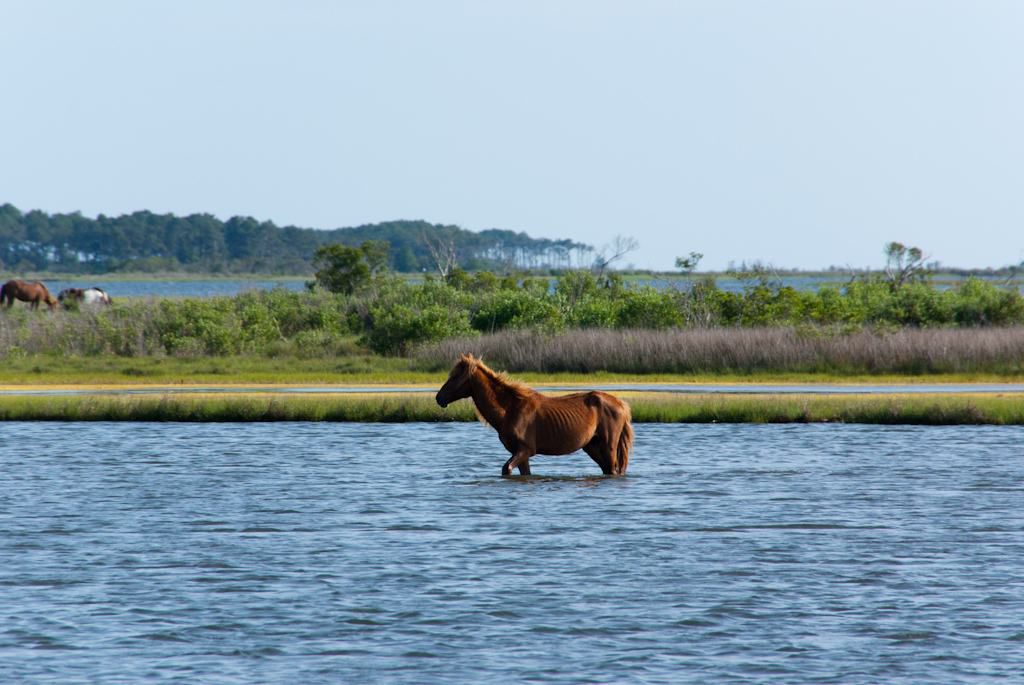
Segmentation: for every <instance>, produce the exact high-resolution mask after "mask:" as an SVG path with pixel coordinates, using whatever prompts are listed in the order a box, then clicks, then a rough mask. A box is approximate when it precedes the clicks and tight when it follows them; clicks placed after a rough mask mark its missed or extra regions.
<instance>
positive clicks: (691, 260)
mask: <svg viewBox="0 0 1024 685" xmlns="http://www.w3.org/2000/svg"><path fill="white" fill-rule="evenodd" d="M702 259H704V255H703V254H701V253H700V252H691V253H690V255H689V256H688V257H676V268H677V269H679V270H680V271H682V272H683V273H684V274H688V273H690V272H692V271H694V270H696V268H697V265H698V264H700V260H702Z"/></svg>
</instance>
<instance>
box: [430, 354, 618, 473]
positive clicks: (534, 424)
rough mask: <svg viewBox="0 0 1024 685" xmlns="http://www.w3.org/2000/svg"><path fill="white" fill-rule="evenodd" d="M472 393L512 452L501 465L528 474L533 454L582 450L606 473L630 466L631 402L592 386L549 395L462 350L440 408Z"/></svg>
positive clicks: (444, 388)
mask: <svg viewBox="0 0 1024 685" xmlns="http://www.w3.org/2000/svg"><path fill="white" fill-rule="evenodd" d="M464 397H472V398H473V404H474V405H476V410H477V413H478V414H479V415H480V416H481V417H482V418H483V420H485V421H486V422H487V423H489V424H490V425H491V426H492V427H493V428H494V429H495V430H497V431H498V438H499V439H500V440H501V444H502V445H504V446H505V449H507V450H508V451H509V452H511V453H512V456H511V457H510V458H509V460H508V461H506V462H505V465H504V466H502V467H501V474H502V475H503V476H507V475H509V473H511V471H512V470H513V469H519V473H521V474H523V475H524V476H525V475H529V474H530V457H532V456H534V455H535V454H569V453H571V452H575V451H576V450H579V449H582V450H583V451H584V452H586V453H587V454H589V455H590V458H591V459H593V460H594V461H595V462H597V465H598V466H600V467H601V471H602V472H603V473H605V474H608V475H615V476H618V475H622V474H624V473H625V472H626V468H627V467H628V466H629V451H630V449H631V448H632V446H633V427H632V425H630V421H631V419H632V417H631V415H630V411H629V405H628V404H626V403H625V402H623V401H622V400H620V399H618V398H616V397H613V396H612V395H609V394H608V393H606V392H601V391H598V390H592V391H589V392H578V393H573V394H571V395H563V396H560V397H548V396H547V395H542V394H541V393H539V392H537V391H535V390H533V389H532V388H529V387H527V386H525V385H523V384H521V383H513V382H511V381H509V380H508V379H507V378H506V377H505V376H504V374H500V373H497V372H495V371H493V370H492V369H490V368H489V367H488V366H487V365H486V364H484V363H483V362H482V361H481V360H480V359H477V358H476V357H473V356H472V355H468V354H464V355H462V356H461V357H459V360H458V361H457V362H456V363H455V366H454V367H452V370H451V373H450V374H449V375H448V380H447V381H446V382H445V384H444V385H443V386H442V387H441V389H440V390H439V391H438V393H437V398H436V399H437V403H438V404H439V405H441V406H442V407H447V406H448V405H449V404H451V403H452V402H454V401H456V400H460V399H462V398H464Z"/></svg>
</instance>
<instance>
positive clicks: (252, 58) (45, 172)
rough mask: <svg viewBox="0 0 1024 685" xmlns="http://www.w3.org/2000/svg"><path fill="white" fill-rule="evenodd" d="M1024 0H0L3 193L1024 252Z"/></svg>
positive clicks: (577, 232) (686, 237)
mask: <svg viewBox="0 0 1024 685" xmlns="http://www.w3.org/2000/svg"><path fill="white" fill-rule="evenodd" d="M1022 35H1024V3H1022V2H1019V1H1017V0H1008V1H1005V2H1004V1H1000V0H985V1H984V2H977V1H975V0H969V1H964V2H947V1H943V0H927V1H921V2H909V1H901V0H884V1H872V0H856V1H842V0H806V1H800V2H797V1H792V0H773V1H772V2H755V1H753V0H751V1H742V2H737V1H730V0H708V1H706V2H686V1H683V0H679V1H668V0H665V1H657V0H622V1H620V2H607V1H604V0H538V1H534V0H516V1H510V2H496V1H495V2H490V1H488V2H485V1H482V0H480V1H476V2H469V1H467V2H452V1H448V0H430V1H429V2H423V1H408V2H397V1H390V0H376V1H374V2H354V1H352V2H341V1H332V2H327V1H324V2H316V1H313V0H305V1H303V0H293V1H290V2H285V1H283V0H282V1H280V2H265V1H260V0H238V1H228V0H201V1H192V0H174V1H154V2H137V1H134V0H132V1H125V2H114V1H110V0H90V1H89V2H84V1H71V0H68V1H63V2H62V1H58V0H26V1H22V0H0V88H2V90H0V93H2V95H0V203H3V202H10V203H11V204H13V205H15V206H17V207H19V208H20V209H22V210H23V211H27V210H29V209H42V210H44V211H46V212H70V211H81V212H82V213H83V214H85V215H87V216H96V215H97V214H100V213H102V214H106V215H118V214H122V213H127V212H132V211H136V210H142V209H146V210H151V211H154V212H160V213H163V212H172V213H176V214H190V213H195V212H205V213H210V214H213V215H215V216H218V217H220V218H222V219H227V218H229V217H231V216H234V215H245V216H253V217H256V218H257V219H260V220H270V221H273V222H274V223H276V224H278V225H295V226H304V227H314V228H338V227H344V226H354V225H359V224H364V223H373V222H378V221H388V220H394V219H426V220H428V221H432V222H437V223H445V224H449V223H451V224H458V225H460V226H462V227H464V228H468V229H470V230H481V229H485V228H505V229H512V230H516V231H525V232H527V233H529V234H530V235H531V236H534V237H548V238H571V239H574V240H578V241H582V242H585V243H588V244H591V245H594V246H595V247H601V246H602V245H608V244H611V243H612V242H613V241H614V239H615V237H616V236H627V237H632V238H635V239H636V240H637V241H638V243H639V247H638V249H636V250H635V251H634V252H632V253H630V254H629V255H627V257H626V258H625V261H626V262H628V263H630V264H633V265H634V266H636V267H638V268H651V269H661V270H668V269H672V268H673V265H674V261H675V258H676V257H677V256H684V255H687V254H688V253H689V252H691V251H696V252H700V253H703V254H704V260H703V262H702V263H701V267H702V268H707V269H724V268H726V267H727V266H728V265H729V263H730V262H733V263H735V264H739V263H740V262H744V261H745V262H748V263H750V262H755V261H760V262H761V263H764V264H770V265H773V266H775V267H779V268H807V269H809V268H823V267H827V266H839V267H846V266H849V267H853V268H863V267H879V266H881V265H882V264H883V263H884V256H883V246H884V244H885V243H887V242H889V241H893V240H896V241H900V242H903V243H905V244H908V245H915V246H919V247H921V248H922V249H923V250H924V252H925V254H926V255H928V257H929V259H930V260H934V261H939V262H941V263H942V264H945V265H948V266H961V267H986V266H1003V265H1007V264H1017V263H1019V262H1021V261H1022V260H1024V231H1022V228H1024V40H1021V36H1022Z"/></svg>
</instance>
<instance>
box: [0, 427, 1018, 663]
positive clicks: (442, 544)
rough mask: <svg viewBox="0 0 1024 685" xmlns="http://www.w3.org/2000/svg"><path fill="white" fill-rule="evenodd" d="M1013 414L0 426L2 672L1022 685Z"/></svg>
mask: <svg viewBox="0 0 1024 685" xmlns="http://www.w3.org/2000/svg"><path fill="white" fill-rule="evenodd" d="M1022 442H1024V429H1021V428H1018V427H943V428H934V427H875V426H872V427H863V426H840V425H810V426H806V425H805V426H799V425H787V426H756V425H729V426H720V425H711V426H708V425H651V424H645V425H640V426H637V442H636V451H635V454H634V458H633V463H632V466H631V468H630V472H629V475H628V476H627V477H624V478H618V479H606V478H601V477H597V475H596V474H597V472H598V470H597V467H596V466H595V465H594V464H593V463H592V462H591V461H590V460H589V459H588V458H587V457H585V456H582V455H575V456H572V457H563V458H554V457H548V458H537V459H535V460H534V462H533V468H534V473H535V474H543V475H538V476H534V477H532V478H525V479H523V478H514V479H502V478H500V477H498V474H499V471H500V467H501V464H502V462H503V461H504V459H505V458H506V456H505V455H504V454H503V451H502V450H501V448H500V446H499V444H498V442H497V439H496V437H495V435H494V434H493V432H491V431H490V430H489V429H486V428H484V427H482V426H479V425H475V424H403V425H385V424H374V425H361V424H305V423H295V424H196V425H189V424H184V425H183V424H130V423H112V424H103V423H91V424H81V423H76V424H72V423H69V424H42V423H32V424H23V423H3V424H0V460H2V463H3V470H2V471H0V616H2V618H3V620H2V621H0V673H3V674H4V676H3V680H4V681H5V682H44V681H53V682H61V683H73V682H114V681H117V682H133V683H137V682H170V681H179V682H190V683H194V682H203V683H229V682H245V683H251V682H282V683H285V682H287V683H299V682H302V683H309V682H325V683H327V682H330V683H336V682H383V683H387V682H400V683H430V682H487V683H494V682H509V683H521V682H541V683H563V682H564V683H576V682H582V681H586V682H614V683H620V682H645V683H661V682H665V683H668V682H672V683H678V682H704V683H712V682H713V683H728V682H785V683H881V682H884V683H921V682H934V683H952V682H991V681H994V680H1000V679H1006V680H1007V681H1008V682H1020V680H1019V679H1020V678H1021V675H1022V674H1024V621H1022V617H1024V506H1022V505H1024V464H1022V461H1021V457H1020V446H1021V444H1022Z"/></svg>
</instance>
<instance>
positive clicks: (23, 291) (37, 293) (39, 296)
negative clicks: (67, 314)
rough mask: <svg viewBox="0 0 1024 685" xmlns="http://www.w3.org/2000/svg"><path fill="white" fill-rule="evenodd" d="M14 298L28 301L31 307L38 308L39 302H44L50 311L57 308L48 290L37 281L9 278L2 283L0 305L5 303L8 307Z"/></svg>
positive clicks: (11, 304)
mask: <svg viewBox="0 0 1024 685" xmlns="http://www.w3.org/2000/svg"><path fill="white" fill-rule="evenodd" d="M15 299H19V300H21V301H22V302H28V303H29V304H28V306H29V307H31V308H32V309H39V303H40V302H45V303H46V305H47V306H48V307H49V308H50V311H53V310H54V309H56V308H57V300H55V299H53V295H51V294H50V291H49V290H47V289H46V286H45V285H43V284H42V283H40V282H39V281H32V282H29V281H17V280H10V281H7V282H6V283H4V284H3V287H0V305H2V304H4V303H6V304H7V308H8V309H10V308H11V307H12V306H13V305H14V300H15Z"/></svg>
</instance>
